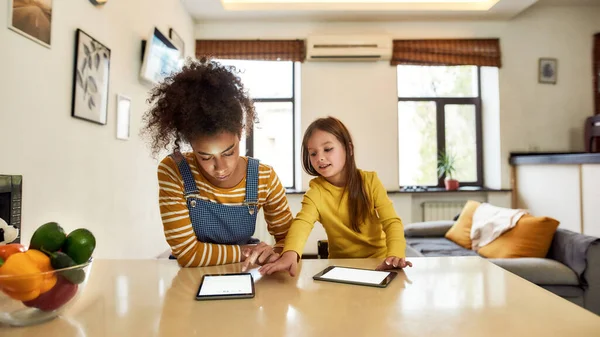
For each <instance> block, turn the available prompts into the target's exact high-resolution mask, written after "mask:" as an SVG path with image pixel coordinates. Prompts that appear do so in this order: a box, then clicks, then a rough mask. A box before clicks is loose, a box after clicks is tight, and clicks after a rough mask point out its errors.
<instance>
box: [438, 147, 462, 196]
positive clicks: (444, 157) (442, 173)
mask: <svg viewBox="0 0 600 337" xmlns="http://www.w3.org/2000/svg"><path fill="white" fill-rule="evenodd" d="M437 166H438V175H439V177H440V178H442V177H445V179H444V184H445V185H446V190H448V191H455V190H457V189H458V186H459V183H458V180H456V179H454V178H453V177H454V173H455V172H456V156H455V155H454V154H452V153H448V152H447V151H446V152H442V151H440V154H439V157H438V165H437Z"/></svg>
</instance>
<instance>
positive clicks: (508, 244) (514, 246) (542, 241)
mask: <svg viewBox="0 0 600 337" xmlns="http://www.w3.org/2000/svg"><path fill="white" fill-rule="evenodd" d="M558 224H559V222H558V221H557V220H555V219H552V218H549V217H545V216H540V217H534V216H532V215H530V214H526V215H524V216H523V217H522V218H521V219H519V221H518V222H517V224H516V225H515V227H513V228H512V229H511V230H509V231H508V232H506V233H504V234H502V235H500V237H498V238H497V239H496V240H494V241H492V242H490V243H488V244H487V245H485V246H483V247H481V248H480V249H479V250H478V251H477V253H479V255H481V256H483V257H487V258H492V259H499V258H513V257H546V254H548V250H549V249H550V245H551V244H552V239H553V238H554V233H555V232H556V228H558Z"/></svg>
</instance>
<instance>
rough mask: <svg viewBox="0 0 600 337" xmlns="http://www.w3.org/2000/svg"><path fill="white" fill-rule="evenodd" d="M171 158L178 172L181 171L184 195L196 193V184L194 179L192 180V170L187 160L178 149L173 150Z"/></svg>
mask: <svg viewBox="0 0 600 337" xmlns="http://www.w3.org/2000/svg"><path fill="white" fill-rule="evenodd" d="M171 158H173V160H174V161H175V164H177V167H178V168H179V173H181V177H182V178H183V187H184V189H185V191H184V195H185V196H188V195H190V194H198V192H199V191H198V187H197V186H196V180H194V175H193V174H192V170H190V165H189V164H188V162H187V160H185V158H184V157H183V155H182V154H181V152H179V151H176V152H173V153H172V154H171Z"/></svg>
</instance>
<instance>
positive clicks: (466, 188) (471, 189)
mask: <svg viewBox="0 0 600 337" xmlns="http://www.w3.org/2000/svg"><path fill="white" fill-rule="evenodd" d="M468 192H512V189H494V188H487V187H478V186H463V187H460V188H459V189H458V190H456V191H447V190H446V189H445V188H443V187H422V188H419V189H408V190H407V189H405V188H401V189H400V190H398V191H387V193H388V194H398V193H468ZM285 193H286V194H304V193H306V191H301V190H292V189H286V191H285Z"/></svg>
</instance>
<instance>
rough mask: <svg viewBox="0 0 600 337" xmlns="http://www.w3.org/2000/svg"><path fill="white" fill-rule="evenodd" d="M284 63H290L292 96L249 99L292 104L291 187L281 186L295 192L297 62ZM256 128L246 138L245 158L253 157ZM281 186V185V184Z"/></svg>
mask: <svg viewBox="0 0 600 337" xmlns="http://www.w3.org/2000/svg"><path fill="white" fill-rule="evenodd" d="M266 62H279V61H266ZM284 62H292V67H291V71H292V96H291V97H286V98H265V97H261V98H254V97H251V99H252V102H255V103H292V177H293V179H292V186H285V185H284V186H283V187H284V188H285V189H286V190H295V189H296V67H297V62H294V61H284ZM255 127H256V123H255V124H254V127H253V128H252V133H251V134H250V135H248V136H246V156H248V157H254V133H255V132H254V131H255V130H254V128H255ZM282 184H283V183H282Z"/></svg>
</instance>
